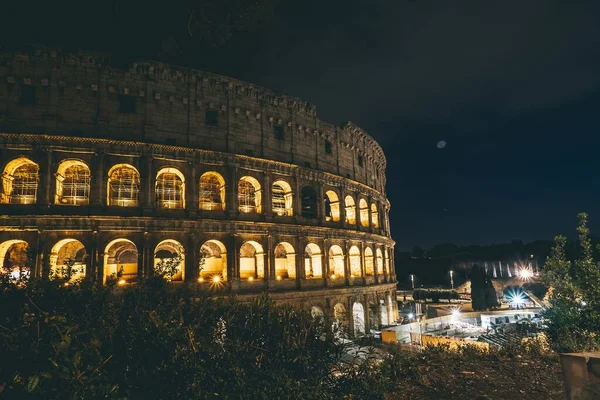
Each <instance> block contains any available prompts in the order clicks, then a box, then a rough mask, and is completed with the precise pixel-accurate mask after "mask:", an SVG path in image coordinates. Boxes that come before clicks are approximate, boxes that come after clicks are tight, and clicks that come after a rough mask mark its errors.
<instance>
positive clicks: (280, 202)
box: [272, 184, 287, 216]
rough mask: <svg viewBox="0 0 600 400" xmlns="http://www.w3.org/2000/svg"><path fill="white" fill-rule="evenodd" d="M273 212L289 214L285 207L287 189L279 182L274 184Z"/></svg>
mask: <svg viewBox="0 0 600 400" xmlns="http://www.w3.org/2000/svg"><path fill="white" fill-rule="evenodd" d="M272 196H273V214H276V215H280V216H281V215H287V213H286V207H285V189H284V188H283V187H282V186H281V185H278V184H273V195H272Z"/></svg>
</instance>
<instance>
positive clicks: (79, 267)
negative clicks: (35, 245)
mask: <svg viewBox="0 0 600 400" xmlns="http://www.w3.org/2000/svg"><path fill="white" fill-rule="evenodd" d="M87 256H88V255H87V251H86V249H85V246H84V245H83V243H81V242H80V241H79V240H77V239H72V238H67V239H62V240H59V241H58V242H56V244H55V245H54V246H52V250H50V276H51V277H56V278H60V279H64V278H66V277H65V276H64V275H65V274H66V273H67V272H68V271H67V268H68V265H69V264H71V268H72V271H71V273H72V275H71V279H70V280H77V279H81V278H85V272H86V271H85V269H86V260H87Z"/></svg>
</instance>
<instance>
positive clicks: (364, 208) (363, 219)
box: [358, 199, 369, 228]
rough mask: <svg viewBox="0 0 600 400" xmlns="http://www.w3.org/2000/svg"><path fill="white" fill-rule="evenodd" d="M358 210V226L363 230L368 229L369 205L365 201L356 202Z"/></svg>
mask: <svg viewBox="0 0 600 400" xmlns="http://www.w3.org/2000/svg"><path fill="white" fill-rule="evenodd" d="M358 209H359V212H360V225H361V226H362V227H363V228H368V227H369V205H368V204H367V201H366V200H365V199H360V200H359V201H358Z"/></svg>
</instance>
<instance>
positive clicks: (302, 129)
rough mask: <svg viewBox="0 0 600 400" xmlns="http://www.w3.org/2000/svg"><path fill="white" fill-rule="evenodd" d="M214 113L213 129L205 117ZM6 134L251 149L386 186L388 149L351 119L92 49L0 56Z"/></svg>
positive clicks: (1, 124)
mask: <svg viewBox="0 0 600 400" xmlns="http://www.w3.org/2000/svg"><path fill="white" fill-rule="evenodd" d="M210 112H214V113H216V115H217V119H218V121H217V124H216V126H211V125H210V124H208V123H207V120H206V117H207V113H210ZM276 127H281V128H276ZM275 129H282V132H281V131H279V134H281V133H282V134H283V135H282V136H281V137H277V136H276V132H275ZM0 131H3V132H30V133H46V134H58V135H70V136H77V137H92V138H113V139H127V140H132V141H140V142H145V143H161V144H169V145H177V146H186V147H193V148H201V149H208V150H216V151H223V152H229V153H235V154H245V155H251V156H256V157H261V158H263V157H264V158H268V159H271V160H277V161H282V162H286V163H292V164H296V165H300V166H304V167H307V168H311V169H316V170H320V171H326V172H330V173H334V174H337V175H340V176H343V177H347V178H350V179H353V180H356V181H358V182H361V183H363V184H366V185H368V186H370V187H373V188H375V189H377V190H378V191H380V192H382V193H383V192H384V191H385V181H386V180H385V167H386V160H385V156H384V154H383V152H382V150H381V148H380V146H379V145H378V144H377V143H376V142H375V141H374V140H373V139H372V138H371V137H370V136H369V135H368V134H366V133H365V132H364V131H363V130H361V129H360V128H359V127H357V126H355V125H354V124H352V123H347V124H346V125H344V126H334V125H332V124H329V123H326V122H323V121H321V120H320V119H319V118H318V117H317V113H316V108H315V107H314V106H313V105H311V104H308V103H307V102H303V101H301V100H299V99H296V98H293V97H289V96H285V95H280V94H277V93H274V92H272V91H270V90H267V89H264V88H260V87H257V86H254V85H252V84H250V83H246V82H241V81H237V80H235V79H231V78H226V77H222V76H219V75H215V74H210V73H206V72H202V71H197V70H189V69H184V68H179V67H174V66H170V65H165V64H160V63H156V62H146V61H144V62H138V63H135V64H132V65H130V66H129V68H127V69H120V68H115V67H112V66H110V62H109V58H108V57H107V56H102V55H95V54H91V53H77V54H72V53H57V52H55V51H46V50H34V51H31V52H29V53H19V54H1V55H0ZM326 141H328V142H329V143H330V144H329V145H326ZM326 146H327V147H328V148H330V151H331V153H328V152H327V151H326Z"/></svg>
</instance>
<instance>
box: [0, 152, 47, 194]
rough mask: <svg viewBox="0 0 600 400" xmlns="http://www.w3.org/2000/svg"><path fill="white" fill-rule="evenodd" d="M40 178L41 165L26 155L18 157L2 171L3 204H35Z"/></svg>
mask: <svg viewBox="0 0 600 400" xmlns="http://www.w3.org/2000/svg"><path fill="white" fill-rule="evenodd" d="M39 180H40V167H39V165H38V164H36V163H34V162H33V161H31V160H30V159H28V158H26V157H17V158H15V159H14V160H12V161H10V162H9V163H8V164H6V167H4V172H3V173H2V195H1V196H0V203H2V204H35V203H36V202H37V190H38V185H39Z"/></svg>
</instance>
